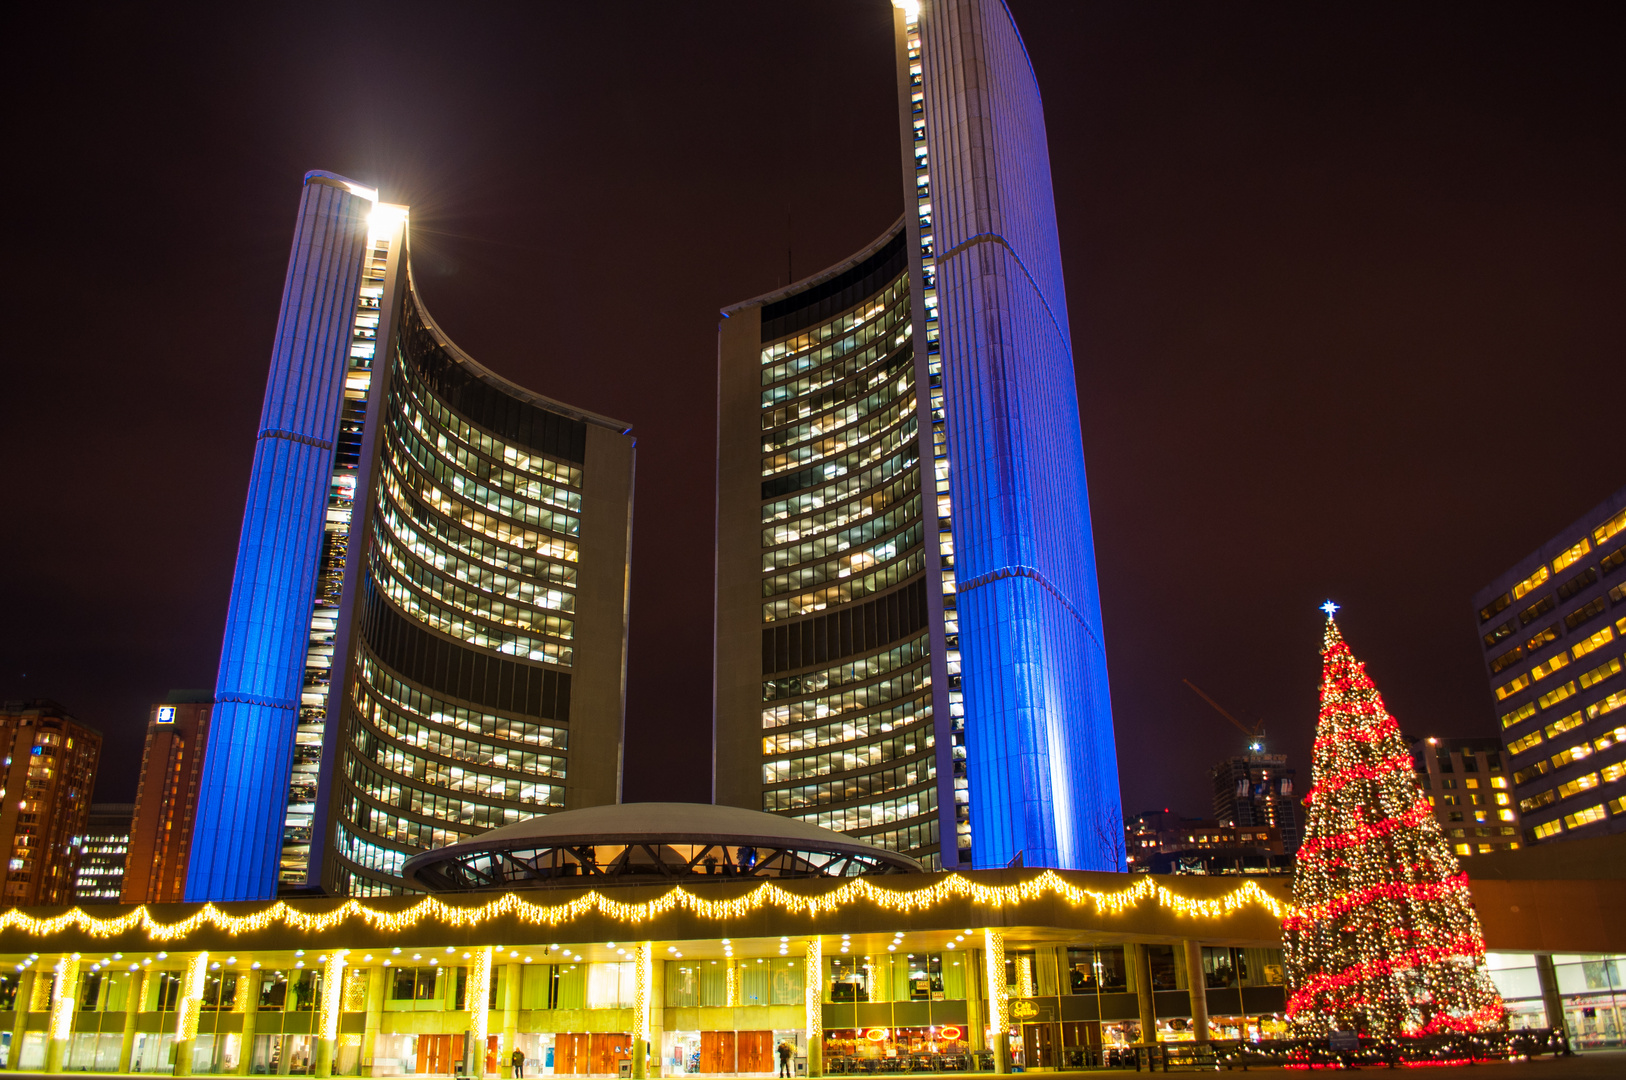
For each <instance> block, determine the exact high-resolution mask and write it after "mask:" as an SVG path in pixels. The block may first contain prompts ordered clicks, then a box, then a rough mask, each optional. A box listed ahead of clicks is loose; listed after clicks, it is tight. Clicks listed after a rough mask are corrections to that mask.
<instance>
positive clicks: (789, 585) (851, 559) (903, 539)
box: [762, 521, 924, 596]
mask: <svg viewBox="0 0 1626 1080" xmlns="http://www.w3.org/2000/svg"><path fill="white" fill-rule="evenodd" d="M923 539H924V528H923V525H922V523H921V522H919V521H916V522H915V523H914V524H912V525H909V526H908V527H906V528H905V529H904V530H903V531H902V532H899V533H895V534H893V535H891V536H888V537H885V538H883V539H881V540H877V541H875V542H873V543H871V544H869V545H868V546H866V547H862V548H859V549H857V550H849V551H848V552H846V553H844V554H842V555H841V556H839V557H838V558H835V559H831V560H829V561H828V562H823V563H816V564H814V565H812V566H807V567H803V568H802V569H800V570H791V571H788V572H786V573H782V574H774V575H772V576H769V577H765V578H763V579H762V595H763V596H776V595H778V594H779V593H785V592H795V591H797V590H801V589H807V588H811V587H813V586H815V585H823V584H824V583H825V582H827V581H840V580H844V579H846V578H850V577H852V576H853V575H854V574H861V573H863V572H864V571H866V570H869V569H871V568H872V567H876V566H880V565H881V564H883V563H886V562H889V561H891V560H892V559H895V558H897V557H898V555H899V554H900V553H901V552H905V551H909V550H911V549H913V548H915V547H918V546H919V545H920V542H921V541H922V540H923Z"/></svg>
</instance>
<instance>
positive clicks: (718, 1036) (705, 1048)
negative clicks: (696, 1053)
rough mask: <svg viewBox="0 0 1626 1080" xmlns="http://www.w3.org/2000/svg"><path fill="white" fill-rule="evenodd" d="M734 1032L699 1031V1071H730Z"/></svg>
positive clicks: (731, 1070) (731, 1068) (732, 1065)
mask: <svg viewBox="0 0 1626 1080" xmlns="http://www.w3.org/2000/svg"><path fill="white" fill-rule="evenodd" d="M734 1061H735V1057H734V1033H733V1032H732V1031H702V1032H701V1033H700V1071H701V1072H703V1073H731V1072H735V1071H737V1070H736V1069H735V1067H734Z"/></svg>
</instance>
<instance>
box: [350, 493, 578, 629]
mask: <svg viewBox="0 0 1626 1080" xmlns="http://www.w3.org/2000/svg"><path fill="white" fill-rule="evenodd" d="M396 490H399V489H398V488H397V489H396ZM411 501H412V502H413V503H414V504H416V506H415V508H416V509H417V510H418V511H419V512H418V513H414V512H413V511H412V510H411V509H408V508H407V507H404V506H402V505H400V504H399V503H397V502H396V501H395V499H394V498H393V497H391V498H389V499H383V500H380V503H381V505H380V506H379V516H380V517H381V518H382V519H383V520H384V522H385V524H386V525H387V526H388V527H389V531H390V532H391V533H393V534H394V535H395V536H396V538H397V539H399V540H400V542H401V543H402V544H404V545H405V546H406V547H407V548H408V549H409V550H410V551H411V552H412V553H413V554H414V555H416V556H417V557H418V558H420V559H422V560H423V561H424V562H426V563H429V564H431V565H433V566H437V567H439V568H440V569H442V570H446V569H450V570H451V571H452V573H453V574H454V576H456V577H457V578H458V580H460V581H462V582H463V583H464V584H466V585H472V586H473V587H475V588H477V589H483V590H484V591H486V592H489V593H495V594H498V595H504V596H509V597H510V598H512V599H519V600H523V601H525V602H526V603H532V604H534V603H535V602H534V601H533V600H532V599H531V596H530V594H532V593H534V592H535V591H536V590H537V589H538V588H542V587H546V586H547V585H556V586H560V587H561V588H565V589H574V588H575V587H576V568H575V567H574V566H571V565H570V564H568V563H565V562H557V561H555V560H553V559H547V558H537V557H536V556H533V555H530V554H527V553H525V552H521V551H516V550H514V549H512V548H504V547H499V546H498V545H496V544H488V543H486V542H485V541H484V540H482V539H480V538H479V537H477V536H473V535H471V534H469V533H465V532H464V531H463V530H462V529H459V528H457V527H456V526H454V525H452V524H450V523H449V522H447V521H446V520H445V519H443V518H442V517H441V516H440V515H439V514H434V513H429V512H427V508H426V507H423V506H422V504H419V503H417V500H416V499H413V500H411ZM471 549H472V550H471ZM515 592H519V593H522V594H524V595H520V596H515V595H514V593H515ZM544 606H545V605H544Z"/></svg>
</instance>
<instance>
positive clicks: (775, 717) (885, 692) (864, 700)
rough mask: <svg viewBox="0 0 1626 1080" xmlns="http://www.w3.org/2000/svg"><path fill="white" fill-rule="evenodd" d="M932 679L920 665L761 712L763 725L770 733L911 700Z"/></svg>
mask: <svg viewBox="0 0 1626 1080" xmlns="http://www.w3.org/2000/svg"><path fill="white" fill-rule="evenodd" d="M931 679H932V673H931V665H930V664H925V663H923V664H921V665H920V666H919V667H916V668H912V669H911V670H909V671H905V672H903V673H901V674H899V675H896V676H894V677H892V678H890V679H884V680H882V681H880V682H875V683H870V684H869V685H868V686H860V687H856V688H854V689H852V690H843V691H841V692H839V693H835V694H824V695H821V696H819V697H814V698H808V699H806V700H805V701H797V702H792V703H791V704H788V705H775V706H773V707H772V708H768V709H763V710H762V726H763V727H764V728H765V729H769V730H771V729H773V728H779V727H789V726H791V725H793V724H804V723H807V722H809V721H813V720H824V719H826V718H829V717H835V716H840V715H842V714H844V713H849V712H858V711H861V710H867V709H870V708H873V707H875V706H880V705H885V704H887V703H888V702H891V701H896V700H898V699H899V698H906V697H913V696H914V695H915V694H917V693H919V692H920V690H921V689H922V688H923V687H926V686H930V685H931Z"/></svg>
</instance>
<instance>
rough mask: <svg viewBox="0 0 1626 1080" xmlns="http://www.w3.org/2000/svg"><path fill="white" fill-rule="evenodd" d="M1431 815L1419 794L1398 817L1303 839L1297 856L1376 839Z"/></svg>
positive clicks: (1425, 799)
mask: <svg viewBox="0 0 1626 1080" xmlns="http://www.w3.org/2000/svg"><path fill="white" fill-rule="evenodd" d="M1304 801H1305V802H1310V801H1311V800H1310V798H1309V797H1308V796H1306V797H1305V800H1304ZM1433 816H1434V808H1433V807H1431V806H1429V805H1428V799H1427V798H1426V797H1425V796H1422V795H1419V796H1418V797H1417V801H1416V802H1414V803H1412V804H1411V809H1410V810H1407V811H1406V812H1405V813H1404V814H1401V815H1400V816H1399V817H1390V818H1384V819H1383V820H1381V821H1376V822H1373V823H1371V824H1369V825H1361V826H1360V827H1359V828H1355V829H1350V830H1348V831H1347V832H1341V833H1333V834H1332V835H1330V836H1315V837H1311V838H1310V839H1308V840H1305V841H1304V842H1303V843H1302V844H1300V845H1299V853H1298V856H1297V857H1298V858H1300V859H1302V858H1304V857H1305V856H1306V855H1310V856H1314V855H1315V854H1316V853H1317V852H1320V851H1324V850H1337V849H1339V848H1346V847H1354V846H1356V845H1358V844H1365V843H1366V842H1367V841H1368V840H1376V839H1377V838H1378V837H1380V836H1387V835H1388V834H1389V833H1392V832H1394V831H1395V830H1396V829H1405V828H1410V827H1413V826H1417V825H1421V824H1422V823H1423V821H1424V819H1426V818H1432V817H1433Z"/></svg>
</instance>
